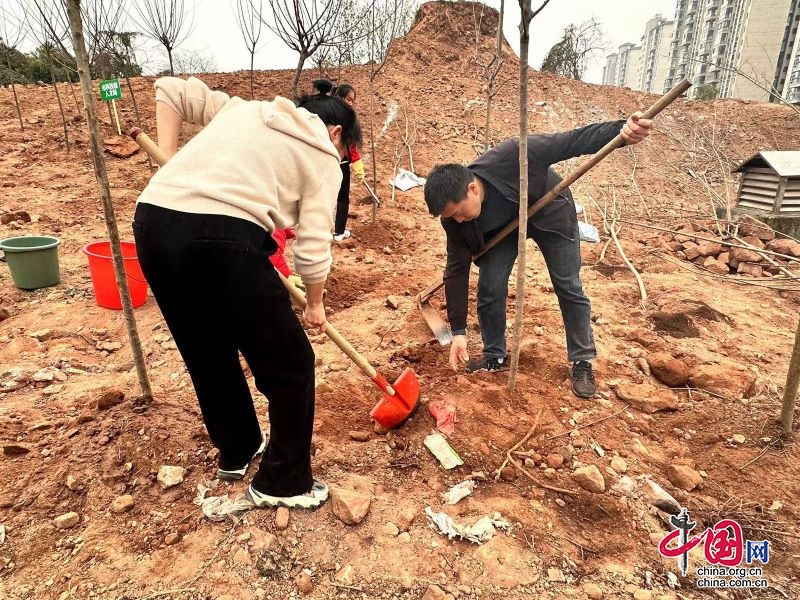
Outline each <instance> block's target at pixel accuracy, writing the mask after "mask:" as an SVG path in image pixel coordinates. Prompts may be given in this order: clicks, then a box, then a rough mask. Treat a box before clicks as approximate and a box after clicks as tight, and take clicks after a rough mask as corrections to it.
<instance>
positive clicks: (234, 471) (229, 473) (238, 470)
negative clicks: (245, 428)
mask: <svg viewBox="0 0 800 600" xmlns="http://www.w3.org/2000/svg"><path fill="white" fill-rule="evenodd" d="M266 447H267V434H266V433H264V432H263V431H262V432H261V445H260V446H259V447H258V450H256V453H255V454H253V458H251V459H250V460H249V461H247V464H246V465H245V466H243V467H237V466H229V465H225V466H226V467H227V468H224V469H223V468H222V464H220V467H219V469H217V477H219V478H220V479H227V480H229V481H238V480H239V479H244V474H245V473H247V467H249V466H250V463H251V462H253V460H255V458H256V457H257V456H259V455H260V454H263V453H264V448H266Z"/></svg>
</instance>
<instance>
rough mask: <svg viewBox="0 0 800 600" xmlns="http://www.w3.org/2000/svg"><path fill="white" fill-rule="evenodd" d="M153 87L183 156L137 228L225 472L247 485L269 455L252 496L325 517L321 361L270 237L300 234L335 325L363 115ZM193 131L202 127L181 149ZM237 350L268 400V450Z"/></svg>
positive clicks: (315, 102) (160, 120) (193, 85)
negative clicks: (318, 453) (341, 242)
mask: <svg viewBox="0 0 800 600" xmlns="http://www.w3.org/2000/svg"><path fill="white" fill-rule="evenodd" d="M155 88H156V124H157V130H158V143H159V146H160V147H161V148H162V149H163V150H164V151H165V152H166V153H167V154H168V155H170V156H172V158H171V159H170V160H169V162H167V163H166V164H165V165H164V166H163V167H162V168H161V169H160V170H159V171H158V172H157V173H156V174H155V175H154V176H153V178H152V179H151V180H150V183H149V184H148V185H147V187H146V188H145V190H144V191H143V192H142V194H141V196H140V197H139V199H138V202H137V206H136V213H135V216H134V222H133V232H134V237H135V239H136V247H137V252H138V257H139V262H140V263H141V266H142V270H143V272H144V275H145V277H146V278H147V281H148V283H149V284H150V287H151V289H152V290H153V295H154V296H155V299H156V301H157V302H158V306H159V308H160V309H161V312H162V314H163V315H164V320H165V321H166V323H167V326H168V327H169V329H170V332H171V333H172V336H173V339H174V340H175V344H176V345H177V347H178V350H179V352H180V353H181V356H182V357H183V360H184V362H185V363H186V368H187V370H188V371H189V375H190V376H191V378H192V383H193V384H194V389H195V392H196V394H197V399H198V401H199V403H200V409H201V412H202V414H203V421H204V422H205V425H206V429H207V431H208V434H209V437H210V438H211V442H212V443H213V444H214V446H215V447H217V448H218V449H219V465H218V471H217V475H218V477H220V478H224V479H242V478H243V477H244V475H245V473H246V471H247V468H248V466H249V464H250V463H251V462H252V461H253V460H254V459H255V458H256V456H258V455H259V454H260V453H261V452H262V451H263V456H262V457H261V461H260V464H259V467H258V471H257V473H256V474H255V476H254V477H253V480H252V482H251V484H250V486H249V488H248V490H247V492H246V494H245V497H246V498H247V500H249V501H250V502H251V503H252V504H253V505H254V506H256V507H277V506H287V507H298V508H316V507H318V506H320V505H321V504H322V503H323V502H325V500H327V498H328V487H327V486H326V485H325V484H324V483H323V482H321V481H318V480H315V479H314V477H313V475H312V470H311V437H312V431H313V425H314V389H315V385H314V351H313V349H312V348H311V345H310V343H309V341H308V338H307V337H306V334H305V331H304V330H303V327H302V326H301V325H300V322H299V321H298V319H297V317H296V316H295V313H294V311H293V309H292V305H291V302H290V300H289V294H288V292H287V291H286V289H285V287H284V286H283V284H282V283H281V280H280V278H279V276H278V273H277V272H276V270H275V269H274V268H273V267H272V265H271V264H270V262H269V260H268V257H269V256H270V255H272V254H274V253H275V251H276V250H277V244H276V242H275V240H274V239H273V236H272V235H271V234H274V233H275V232H280V231H285V230H286V229H287V228H288V227H292V226H296V234H297V240H296V242H295V245H294V267H295V270H296V271H297V274H298V275H299V276H300V278H301V279H302V281H303V283H304V285H305V288H306V297H307V299H308V304H307V306H306V309H305V312H304V319H305V321H306V323H307V324H308V325H310V326H312V327H322V326H324V324H325V322H326V317H325V307H324V305H323V292H324V288H325V281H326V279H327V276H328V273H329V271H330V266H331V248H330V247H331V231H332V229H333V210H334V206H335V203H336V195H337V192H338V190H339V184H340V182H341V170H340V168H339V164H340V162H341V160H342V159H343V158H344V157H346V156H347V153H348V148H349V147H350V146H352V145H355V144H358V143H359V142H360V140H361V129H360V126H359V123H358V119H357V118H356V115H355V113H354V112H353V110H352V109H351V108H350V107H349V106H348V105H347V104H346V103H344V102H343V101H342V100H340V99H338V98H332V97H322V96H312V97H307V98H303V99H302V100H301V102H300V107H297V106H295V104H294V103H293V102H292V101H290V100H288V99H285V98H281V97H277V98H275V100H273V101H258V100H252V101H245V100H242V99H241V98H236V97H234V98H231V97H229V96H228V95H227V94H225V93H223V92H220V91H213V90H210V89H209V88H208V86H207V85H206V84H205V83H203V82H202V81H200V80H199V79H196V78H189V79H188V80H183V79H178V78H175V77H164V78H161V79H158V80H156V82H155ZM184 121H187V122H191V123H196V124H200V125H204V126H205V127H204V128H203V129H202V130H201V131H200V132H199V133H198V134H197V135H195V136H194V138H192V139H191V140H190V141H189V142H188V143H187V144H186V145H185V146H184V147H183V148H181V150H180V151H178V135H179V133H180V129H181V124H182V123H183V122H184ZM173 155H174V156H173ZM278 235H279V236H280V234H278ZM240 352H241V354H242V356H244V358H245V360H246V361H247V364H248V365H249V367H250V370H251V371H252V373H253V377H254V378H255V384H256V387H257V388H258V390H259V391H260V392H261V393H262V394H264V395H265V396H266V397H267V399H268V402H269V422H270V432H269V441H268V442H267V437H266V436H265V435H264V433H263V432H262V431H261V429H260V426H259V422H258V418H257V416H256V412H255V409H254V406H253V399H252V397H251V395H250V390H249V387H248V384H247V380H246V379H245V375H244V373H243V372H242V368H241V366H240V363H239V353H240Z"/></svg>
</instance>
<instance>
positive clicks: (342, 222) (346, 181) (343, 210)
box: [333, 162, 350, 235]
mask: <svg viewBox="0 0 800 600" xmlns="http://www.w3.org/2000/svg"><path fill="white" fill-rule="evenodd" d="M348 212H350V163H349V162H343V163H342V187H340V188H339V196H338V197H337V198H336V223H335V224H334V230H333V232H334V233H335V234H336V235H340V234H342V233H344V230H345V229H347V213H348Z"/></svg>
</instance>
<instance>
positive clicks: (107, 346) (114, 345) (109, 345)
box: [96, 342, 122, 352]
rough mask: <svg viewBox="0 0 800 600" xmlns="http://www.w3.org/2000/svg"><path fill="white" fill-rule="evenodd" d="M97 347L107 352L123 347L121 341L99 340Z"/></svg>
mask: <svg viewBox="0 0 800 600" xmlns="http://www.w3.org/2000/svg"><path fill="white" fill-rule="evenodd" d="M96 348H97V349H98V350H104V351H106V352H116V351H117V350H119V349H121V348H122V343H121V342H97V345H96Z"/></svg>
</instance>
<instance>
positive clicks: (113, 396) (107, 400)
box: [97, 390, 125, 410]
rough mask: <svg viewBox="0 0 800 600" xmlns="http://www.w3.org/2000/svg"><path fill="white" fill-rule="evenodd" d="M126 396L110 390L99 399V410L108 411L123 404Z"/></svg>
mask: <svg viewBox="0 0 800 600" xmlns="http://www.w3.org/2000/svg"><path fill="white" fill-rule="evenodd" d="M124 400H125V394H124V393H123V392H121V391H120V390H109V391H107V392H105V393H103V395H102V396H100V397H99V398H98V399H97V410H107V409H109V408H111V407H112V406H117V405H118V404H122V402H123V401H124Z"/></svg>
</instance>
